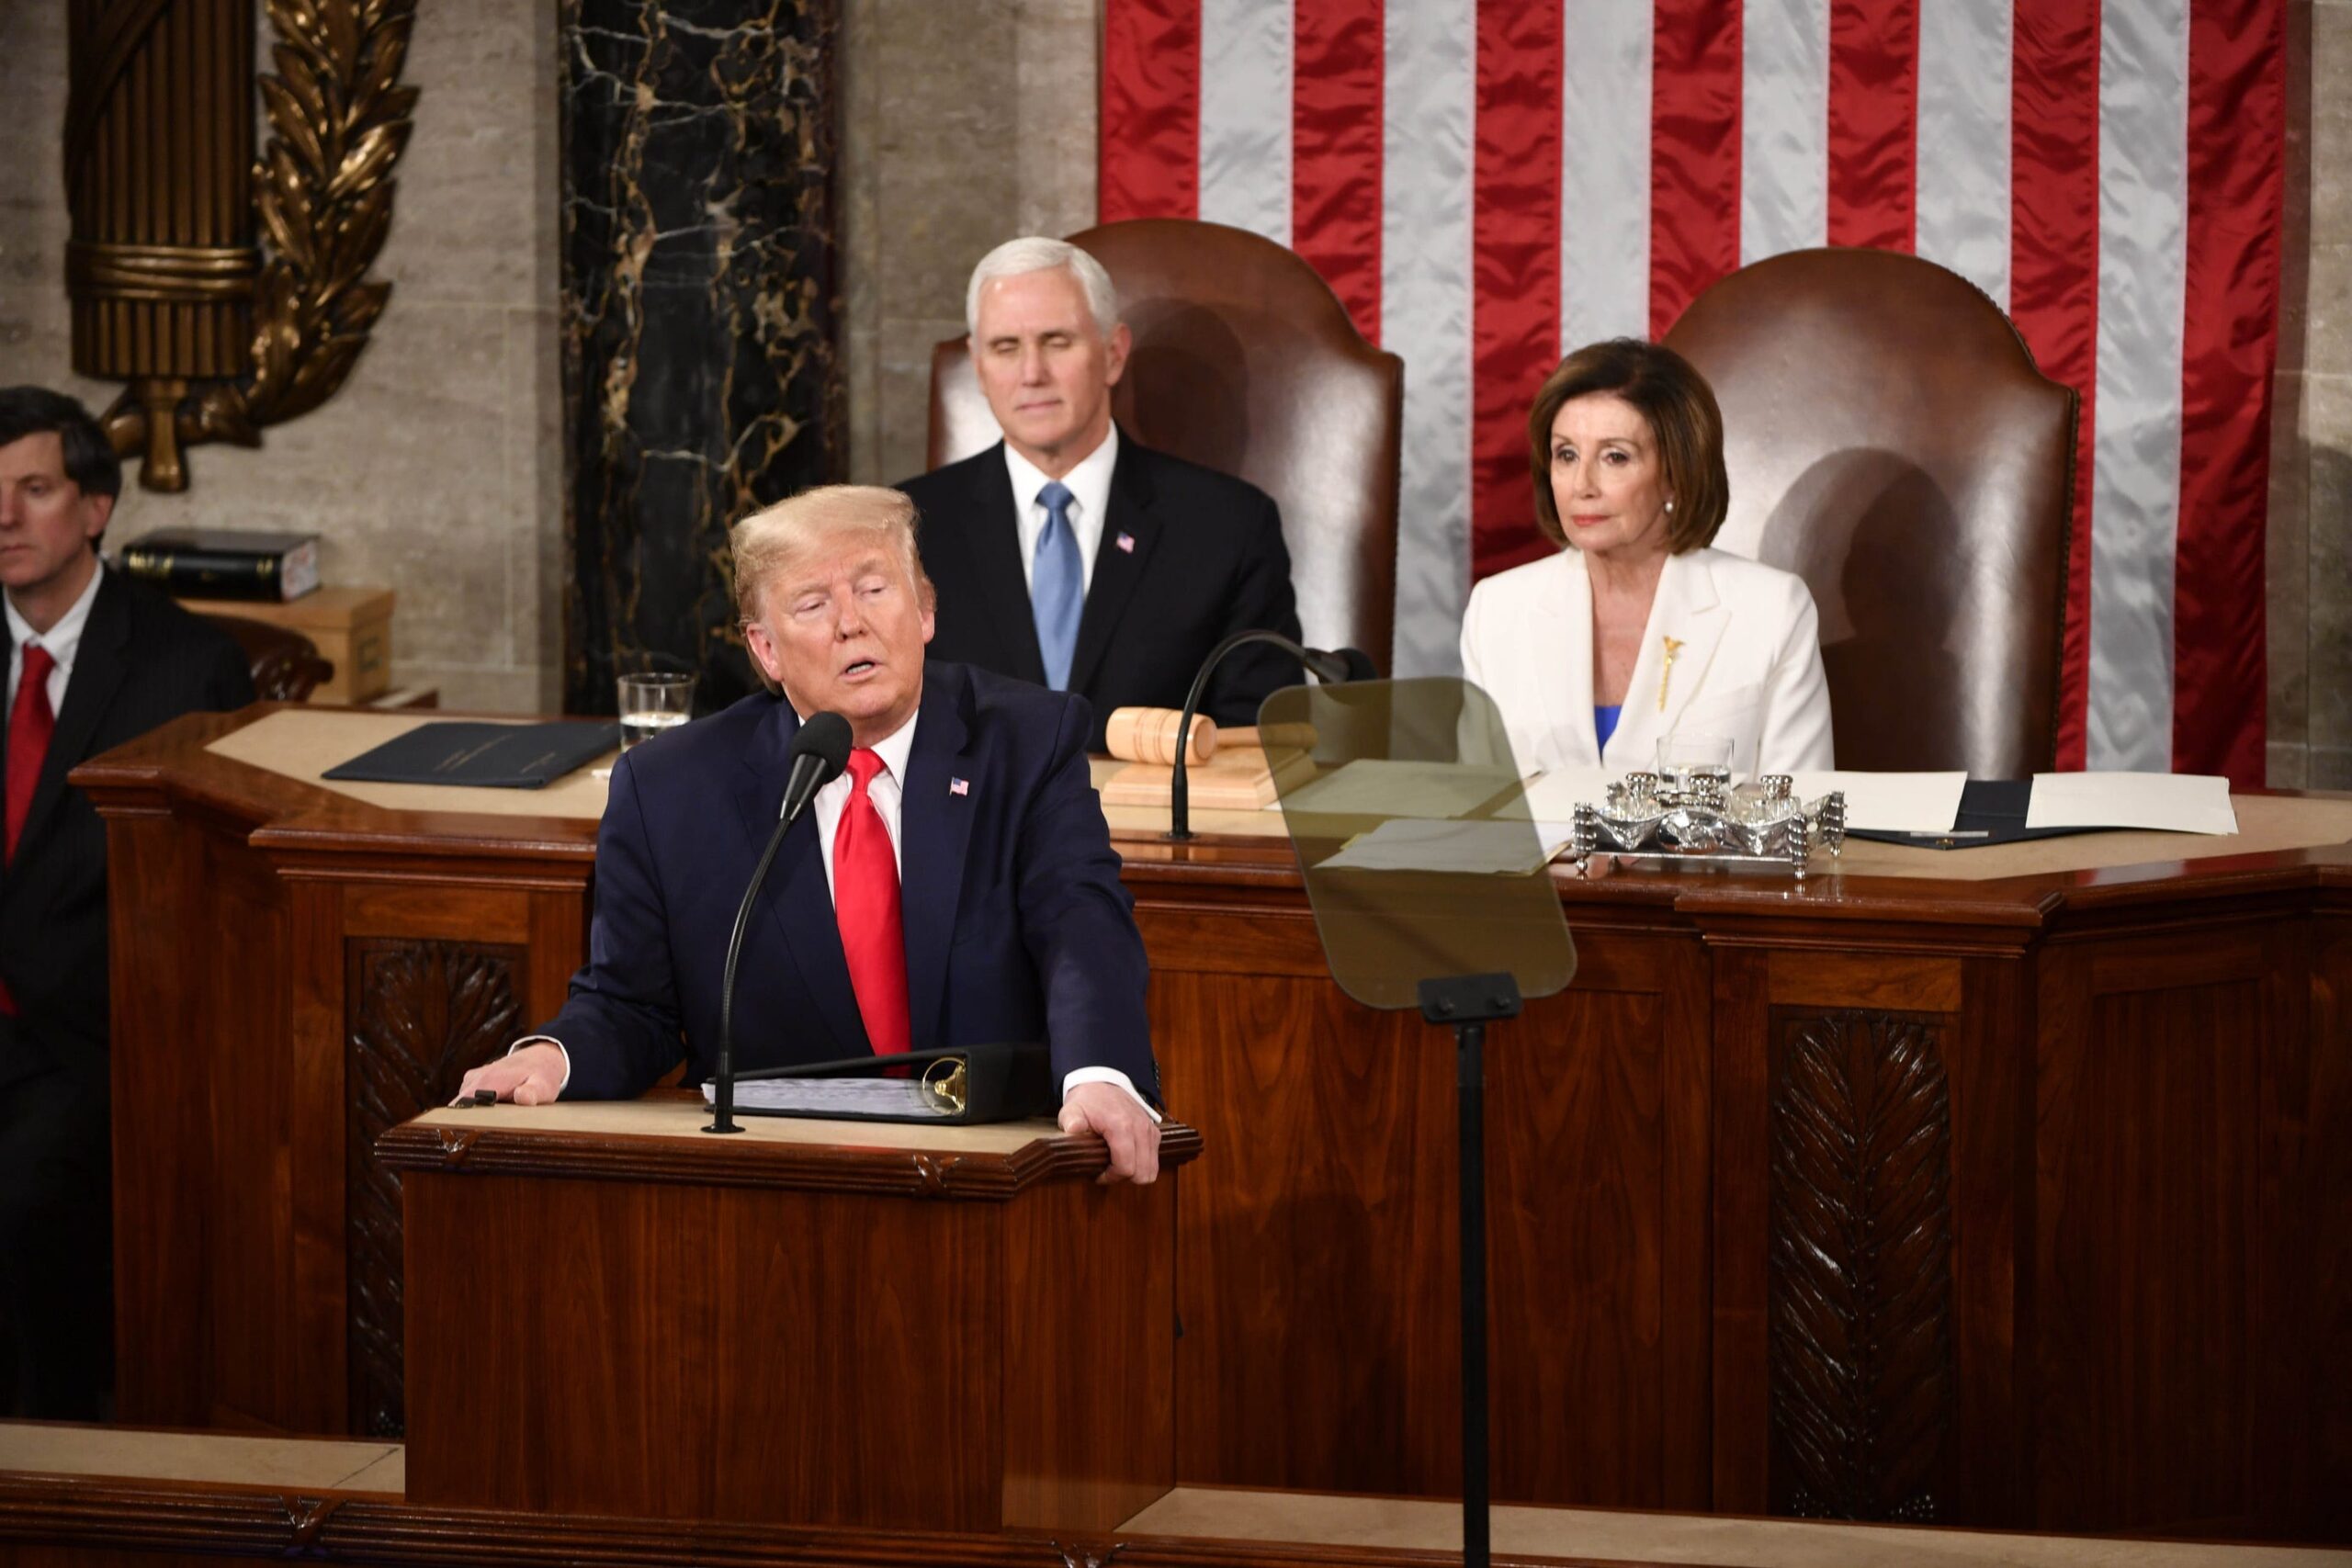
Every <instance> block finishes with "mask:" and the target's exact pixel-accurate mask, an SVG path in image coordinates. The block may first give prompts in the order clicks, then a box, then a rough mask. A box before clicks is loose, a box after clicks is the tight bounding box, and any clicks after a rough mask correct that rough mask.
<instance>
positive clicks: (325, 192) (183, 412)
mask: <svg viewBox="0 0 2352 1568" xmlns="http://www.w3.org/2000/svg"><path fill="white" fill-rule="evenodd" d="M269 20H270V26H271V28H272V29H273V30H274V31H275V32H276V33H277V43H276V44H275V45H274V46H273V47H272V49H271V51H270V58H271V61H272V62H273V63H274V64H275V65H276V66H277V74H276V75H265V76H263V77H262V78H261V81H260V88H261V96H262V100H263V102H264V104H265V105H266V107H267V110H268V116H269V130H270V138H269V141H268V144H267V146H266V147H265V148H264V149H263V152H262V155H261V157H260V158H259V159H258V160H257V161H256V162H255V164H254V208H255V209H256V211H257V212H258V214H259V216H260V218H261V221H262V227H263V229H264V230H265V231H266V236H267V246H266V261H265V262H264V263H263V265H262V270H261V277H260V280H259V282H258V283H257V284H256V285H255V287H254V347H253V369H252V370H251V372H250V373H249V374H247V375H246V376H244V377H243V378H239V379H238V380H235V381H216V382H210V383H208V384H206V385H204V386H202V387H200V388H198V389H195V391H194V394H193V396H191V397H190V398H189V399H188V400H187V401H186V402H184V403H182V404H181V406H180V410H179V413H178V417H177V418H176V419H175V421H174V423H175V426H176V427H177V433H178V435H179V438H180V440H181V442H182V443H183V444H194V443H196V442H199V441H229V442H233V443H236V444H237V445H240V446H258V445H259V444H260V441H261V429H262V427H263V426H265V425H270V424H278V423H284V422H285V421H287V420H290V419H293V418H295V417H297V416H298V415H300V414H305V413H308V412H311V410H312V409H314V408H317V407H318V406H319V405H320V404H321V403H322V402H324V401H326V400H327V399H329V398H331V397H333V396H334V393H335V391H336V389H338V388H340V387H341V386H342V385H343V383H344V380H345V378H347V377H348V376H349V375H350V374H351V367H352V366H353V365H354V364H355V363H356V361H357V359H358V357H359V353H360V350H362V349H364V348H366V347H367V346H368V332H369V330H370V329H371V328H373V327H374V326H375V324H376V319H377V318H378V317H379V316H380V315H382V314H383V310H384V302H385V301H386V300H387V299H390V296H391V291H392V286H391V285H390V284H389V283H386V282H381V281H379V280H374V279H371V278H369V277H368V268H370V267H371V266H373V265H375V262H376V257H377V254H378V253H379V252H380V251H382V249H383V248H384V236H385V234H386V233H387V232H388V231H390V228H391V221H392V191H393V186H394V182H393V179H392V169H393V167H394V165H395V164H398V163H399V162H400V157H401V152H403V151H404V150H405V149H406V148H407V146H408V139H409V134H410V132H411V130H413V121H412V120H411V118H410V115H411V113H412V112H413V110H414V108H415V107H416V98H417V90H416V89H415V88H414V87H406V86H402V85H401V81H400V76H401V64H402V63H403V62H405V60H406V58H407V55H408V43H409V34H410V32H411V29H412V28H413V26H414V24H415V20H416V0H269Z"/></svg>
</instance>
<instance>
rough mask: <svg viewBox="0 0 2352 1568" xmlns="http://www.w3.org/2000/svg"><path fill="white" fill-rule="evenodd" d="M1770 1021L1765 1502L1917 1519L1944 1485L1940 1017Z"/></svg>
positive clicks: (1950, 1423)
mask: <svg viewBox="0 0 2352 1568" xmlns="http://www.w3.org/2000/svg"><path fill="white" fill-rule="evenodd" d="M1779 1023H1780V1027H1779V1028H1778V1029H1777V1030H1776V1031H1775V1032H1776V1034H1777V1035H1778V1039H1777V1042H1776V1049H1775V1051H1774V1058H1775V1059H1774V1061H1773V1064H1772V1079H1771V1089H1770V1101H1771V1221H1770V1280H1771V1295H1770V1302H1771V1311H1770V1351H1769V1362H1770V1391H1771V1393H1770V1401H1771V1403H1770V1408H1771V1457H1770V1477H1771V1508H1772V1511H1773V1512H1774V1513H1776V1514H1793V1515H1798V1516H1802V1517H1825V1518H1847V1519H1905V1520H1915V1521H1927V1520H1932V1519H1935V1518H1937V1517H1939V1516H1940V1515H1941V1514H1942V1512H1943V1511H1944V1507H1945V1502H1944V1499H1945V1498H1946V1496H1947V1495H1949V1492H1950V1487H1951V1463H1952V1461H1953V1459H1954V1444H1953V1434H1954V1427H1955V1415H1956V1408H1957V1393H1956V1388H1955V1384H1954V1382H1953V1376H1952V1348H1951V1346H1952V1277H1951V1252H1952V1231H1951V1097H1950V1093H1949V1090H1948V1088H1947V1084H1946V1080H1945V1073H1944V1064H1943V1059H1942V1053H1941V1047H1940V1042H1939V1031H1938V1029H1937V1028H1936V1026H1935V1024H1934V1023H1933V1022H1931V1021H1927V1020H1923V1019H1921V1018H1919V1017H1917V1015H1906V1014H1900V1013H1884V1012H1874V1011H1860V1010H1838V1011H1833V1012H1826V1013H1815V1014H1811V1015H1799V1016H1793V1017H1792V1016H1789V1015H1786V1014H1783V1015H1782V1016H1781V1019H1780V1020H1779Z"/></svg>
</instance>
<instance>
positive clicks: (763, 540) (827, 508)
mask: <svg viewBox="0 0 2352 1568" xmlns="http://www.w3.org/2000/svg"><path fill="white" fill-rule="evenodd" d="M916 521H917V519H916V516H915V503H914V502H913V501H912V500H911V499H910V497H908V496H907V495H906V494H905V493H904V492H902V491H895V490H888V489H885V488H884V487H882V486H880V485H819V486H817V487H816V488H815V489H813V490H804V491H801V492H800V493H799V494H798V495H796V496H794V497H793V498H792V499H790V500H789V501H779V502H776V503H775V505H774V506H771V507H768V508H766V509H765V510H763V511H760V512H755V513H752V515H751V516H749V517H746V518H744V519H743V520H742V521H741V523H738V524H736V525H735V526H734V527H733V528H731V529H729V531H728V536H727V542H728V546H729V549H730V551H731V552H732V554H733V563H732V565H733V572H734V578H735V614H736V617H737V621H738V624H739V625H741V626H745V627H748V626H751V625H752V622H753V621H756V620H758V619H759V616H760V589H761V587H762V585H763V584H765V583H770V582H773V581H775V579H776V578H778V577H779V576H782V575H783V574H785V573H786V572H789V571H791V570H793V568H794V567H796V566H797V565H798V564H799V563H800V562H801V561H804V560H806V559H808V558H809V557H810V556H811V555H813V554H815V553H816V552H817V551H818V550H820V549H821V548H822V547H825V546H827V545H833V544H839V543H842V542H843V541H846V540H853V539H861V538H863V539H871V540H874V541H876V543H880V544H886V545H888V547H890V548H891V549H892V550H894V551H895V552H897V554H898V557H899V561H900V562H901V563H903V564H904V565H905V567H906V569H907V577H908V580H909V581H911V582H912V583H913V584H914V588H915V595H916V599H917V601H918V602H919V603H920V604H922V605H923V606H924V607H925V608H928V607H929V606H930V604H931V603H932V601H933V598H934V597H935V594H934V593H933V589H932V586H931V578H930V576H929V574H927V573H926V572H925V571H924V570H923V569H922V552H921V551H920V550H919V549H917V548H916V547H915V525H916ZM752 674H754V675H756V676H758V677H759V679H760V684H762V685H763V686H765V687H766V688H767V689H768V690H769V691H771V692H773V691H775V690H776V689H777V688H776V684H775V682H773V681H771V680H769V679H768V676H767V671H764V670H763V669H761V668H760V661H759V660H756V659H754V660H752Z"/></svg>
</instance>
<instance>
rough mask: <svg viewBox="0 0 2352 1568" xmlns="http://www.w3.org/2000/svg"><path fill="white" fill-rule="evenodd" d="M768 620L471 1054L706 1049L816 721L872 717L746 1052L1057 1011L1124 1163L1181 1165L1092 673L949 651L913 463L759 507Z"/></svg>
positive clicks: (659, 766) (636, 763)
mask: <svg viewBox="0 0 2352 1568" xmlns="http://www.w3.org/2000/svg"><path fill="white" fill-rule="evenodd" d="M731 542H732V546H733V551H734V567H735V584H736V592H737V597H738V602H739V609H740V613H741V617H742V626H743V634H744V641H745V644H746V645H747V646H748V647H749V649H751V653H752V660H753V661H754V663H755V664H756V666H757V668H758V670H759V671H760V673H761V675H762V677H763V681H764V682H767V683H768V684H769V685H770V686H771V687H772V688H773V689H772V690H770V691H769V692H767V693H764V694H753V695H752V696H749V697H746V698H744V699H743V700H742V701H741V702H739V703H736V704H735V705H732V706H731V707H729V708H728V709H726V710H725V711H723V712H721V713H718V714H714V715H712V716H709V717H707V718H703V719H699V720H696V721H695V722H694V723H692V724H688V725H685V726H684V727H682V728H678V729H675V730H673V731H671V732H670V733H669V734H667V735H662V736H657V737H655V738H654V739H650V740H648V741H645V742H643V743H641V744H639V745H638V746H636V747H634V748H632V749H631V750H629V751H628V754H627V755H625V756H624V757H622V758H621V760H620V761H619V763H618V765H617V766H616V767H615V768H614V770H613V778H612V786H611V793H610V795H609V796H608V798H607V800H606V803H605V816H604V821H603V824H602V826H601V828H600V829H599V830H598V835H597V843H596V906H595V914H594V920H593V921H592V923H591V927H590V931H589V952H588V961H587V963H586V964H584V965H583V966H582V969H581V970H580V972H579V974H578V975H576V976H573V978H572V982H571V996H570V998H569V999H568V1000H567V1001H566V1002H565V1003H564V1006H563V1010H561V1011H560V1013H558V1014H557V1015H556V1017H555V1018H554V1019H552V1020H550V1021H548V1023H547V1024H546V1026H545V1027H544V1028H542V1029H540V1030H538V1031H537V1032H534V1033H533V1034H531V1035H527V1036H526V1037H525V1038H524V1039H522V1040H521V1041H518V1042H517V1043H516V1044H515V1047H514V1049H513V1050H512V1051H510V1052H509V1053H508V1055H505V1056H504V1057H503V1058H502V1059H500V1060H498V1061H495V1062H492V1063H489V1064H487V1065H485V1066H481V1067H477V1068H475V1069H474V1070H473V1071H472V1072H470V1073H468V1074H467V1075H466V1077H465V1080H464V1082H463V1084H462V1086H461V1087H460V1089H459V1096H458V1097H459V1098H460V1099H461V1100H462V1099H466V1098H469V1097H470V1096H472V1095H473V1094H474V1093H475V1092H476V1091H477V1090H480V1089H490V1090H493V1091H495V1092H496V1093H497V1095H498V1096H499V1098H501V1099H502V1100H514V1101H515V1103H517V1104H522V1105H539V1104H546V1103H548V1102H549V1101H551V1100H556V1099H558V1098H559V1097H563V1098H570V1099H605V1100H609V1099H625V1098H628V1097H632V1096H635V1095H638V1094H641V1093H643V1092H644V1091H645V1090H646V1089H649V1088H650V1087H652V1086H653V1085H654V1084H655V1083H656V1082H658V1081H659V1080H660V1079H661V1077H662V1076H663V1075H664V1074H665V1073H667V1072H668V1071H669V1070H670V1068H671V1067H672V1066H675V1065H676V1064H677V1062H678V1061H679V1059H680V1058H681V1056H683V1057H684V1059H685V1061H686V1063H687V1076H688V1081H690V1082H695V1083H699V1082H702V1081H703V1080H705V1079H706V1078H707V1077H710V1076H711V1074H712V1072H713V1070H714V1067H715V1063H716V1059H717V1055H718V1017H719V1009H720V1001H721V998H720V989H721V969H722V966H723V964H724V959H725V953H726V949H727V942H728V936H729V931H730V928H731V926H732V924H733V921H734V918H735V911H736V906H737V904H738V902H739V900H740V899H741V896H742V891H743V888H744V887H745V886H747V885H748V883H749V881H750V879H751V874H752V868H753V866H754V865H755V864H756V863H757V861H758V858H759V855H760V852H761V851H762V850H763V848H764V846H765V844H766V841H767V839H768V837H769V835H770V834H771V833H772V832H773V831H774V829H775V823H776V820H777V818H778V816H779V814H780V812H781V810H782V807H783V802H784V794H785V785H786V779H787V775H788V773H789V771H790V764H789V761H788V756H789V753H790V750H791V747H792V741H793V737H794V736H795V735H796V734H797V732H798V730H799V728H800V726H801V724H802V722H803V720H805V719H806V718H807V717H809V716H810V715H813V714H816V713H820V712H832V713H838V714H840V715H841V716H842V717H844V718H846V719H847V720H848V721H849V725H850V729H851V736H852V739H853V742H854V748H855V749H854V750H853V751H852V752H851V755H850V766H849V770H848V771H847V772H846V773H843V774H842V776H840V777H839V778H836V779H834V780H833V781H832V782H831V783H830V784H826V785H824V786H823V787H822V788H821V789H820V790H818V792H817V794H816V795H815V796H814V797H813V798H812V799H811V801H810V802H809V809H808V810H807V811H805V812H804V813H803V814H802V816H801V818H800V819H799V820H798V821H797V822H795V823H794V824H793V826H792V828H791V829H789V830H788V831H787V832H786V835H785V838H784V841H783V844H782V846H781V847H780V848H779V850H778V852H777V855H776V860H775V864H774V866H773V867H772V868H771V869H770V872H769V874H768V878H767V881H766V884H765V885H764V886H763V888H762V890H761V894H760V898H759V901H758V904H757V905H756V906H755V908H753V910H752V918H751V925H750V927H749V930H748V931H747V934H746V937H745V941H744V946H743V953H742V957H741V964H740V968H739V973H738V976H737V991H736V997H735V1015H734V1021H735V1028H734V1046H733V1050H734V1062H735V1066H736V1067H737V1068H738V1070H748V1069H751V1068H754V1067H760V1066H782V1065H786V1064H792V1063H802V1062H812V1063H813V1062H821V1061H827V1060H833V1059H838V1058H842V1057H846V1056H854V1055H859V1054H860V1053H863V1052H867V1051H872V1052H875V1053H876V1054H878V1055H889V1054H893V1053H897V1052H903V1051H907V1050H910V1049H911V1050H932V1049H941V1048H950V1047H956V1046H967V1045H978V1044H987V1043H1001V1042H1017V1041H1035V1040H1043V1041H1044V1042H1045V1043H1046V1045H1047V1047H1048V1049H1049V1051H1050V1053H1051V1058H1052V1062H1053V1070H1054V1072H1055V1074H1056V1076H1057V1077H1058V1079H1059V1080H1060V1082H1061V1085H1062V1107H1061V1115H1060V1122H1061V1125H1062V1128H1063V1129H1064V1130H1065V1131H1067V1132H1084V1131H1091V1132H1094V1133H1097V1134H1101V1135H1102V1137H1103V1140H1104V1142H1105V1143H1106V1144H1107V1145H1108V1146H1109V1150H1110V1156H1111V1168H1110V1170H1109V1171H1108V1172H1107V1173H1106V1175H1105V1177H1104V1179H1105V1180H1134V1181H1149V1180H1151V1179H1153V1178H1154V1177H1155V1176H1157V1175H1158V1173H1159V1113H1158V1111H1157V1106H1158V1103H1159V1069H1158V1066H1157V1065H1156V1064H1155V1062H1154V1060H1153V1057H1152V1052H1151V1040H1150V1030H1149V1025H1148V1022H1147V1020H1146V1017H1145V1011H1144V987H1145V984H1146V980H1147V976H1148V969H1147V964H1146V960H1145V957H1144V949H1143V939H1142V937H1141V936H1140V934H1139V933H1138V932H1137V931H1136V924H1135V917H1134V913H1133V908H1134V901H1133V899H1132V898H1131V897H1129V895H1128V893H1127V891H1126V889H1125V886H1123V885H1122V884H1121V882H1120V880H1119V869H1120V866H1119V858H1118V856H1117V855H1116V854H1115V853H1114V852H1113V851H1112V849H1111V839H1110V829H1109V827H1108V825H1107V824H1106V823H1105V822H1104V821H1103V810H1102V807H1101V805H1100V803H1099V802H1098V800H1097V798H1096V796H1095V794H1094V790H1093V787H1092V784H1091V782H1090V780H1089V776H1088V773H1087V756H1086V752H1087V742H1088V739H1089V737H1090V736H1091V735H1092V734H1093V733H1094V730H1095V720H1094V716H1093V712H1092V709H1091V707H1090V706H1089V705H1088V704H1087V702H1086V699H1085V698H1084V697H1082V696H1080V695H1077V694H1072V693H1066V692H1053V691H1047V690H1045V689H1043V688H1041V687H1038V686H1035V685H1033V684H1030V683H1028V682H1022V681H1017V680H1013V679H1011V678H1009V677H1006V676H1002V675H997V674H993V673H990V672H989V671H984V670H976V669H972V668H969V667H967V666H966V665H962V664H956V663H949V662H944V661H936V660H933V661H926V658H925V647H926V645H927V644H928V643H930V641H931V639H932V635H933V627H934V625H935V611H934V598H935V596H934V594H933V589H932V584H931V582H930V580H929V579H928V578H927V577H926V576H925V575H924V573H923V570H922V558H921V557H920V556H919V554H918V552H917V548H916V542H915V509H914V504H913V502H910V500H909V499H908V498H907V497H906V496H904V495H903V494H900V493H899V491H892V490H883V489H878V488H868V487H860V486H849V485H841V486H831V487H827V488H824V489H819V490H812V491H806V492H804V493H802V494H800V495H798V496H796V497H794V498H793V499H792V500H790V501H786V502H783V503H782V504H780V505H777V506H774V507H771V508H769V509H768V510H766V511H764V512H762V513H758V514H757V515H755V516H752V517H751V518H748V519H746V520H745V521H743V522H741V523H740V524H738V525H736V527H735V529H734V532H733V536H732V540H731Z"/></svg>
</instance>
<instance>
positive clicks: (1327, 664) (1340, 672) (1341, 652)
mask: <svg viewBox="0 0 2352 1568" xmlns="http://www.w3.org/2000/svg"><path fill="white" fill-rule="evenodd" d="M1299 661H1300V662H1301V663H1303V664H1305V665H1306V667H1307V668H1308V669H1309V670H1312V671H1315V678H1316V679H1317V680H1318V681H1320V682H1323V683H1324V684H1326V685H1329V686H1336V685H1338V684H1340V682H1344V681H1377V680H1378V679H1380V671H1378V670H1376V669H1374V667H1373V662H1372V656H1371V655H1370V654H1368V653H1366V652H1364V651H1363V649H1360V648H1335V649H1320V648H1310V649H1306V650H1305V651H1304V653H1303V655H1302V656H1301V658H1300V660H1299Z"/></svg>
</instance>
